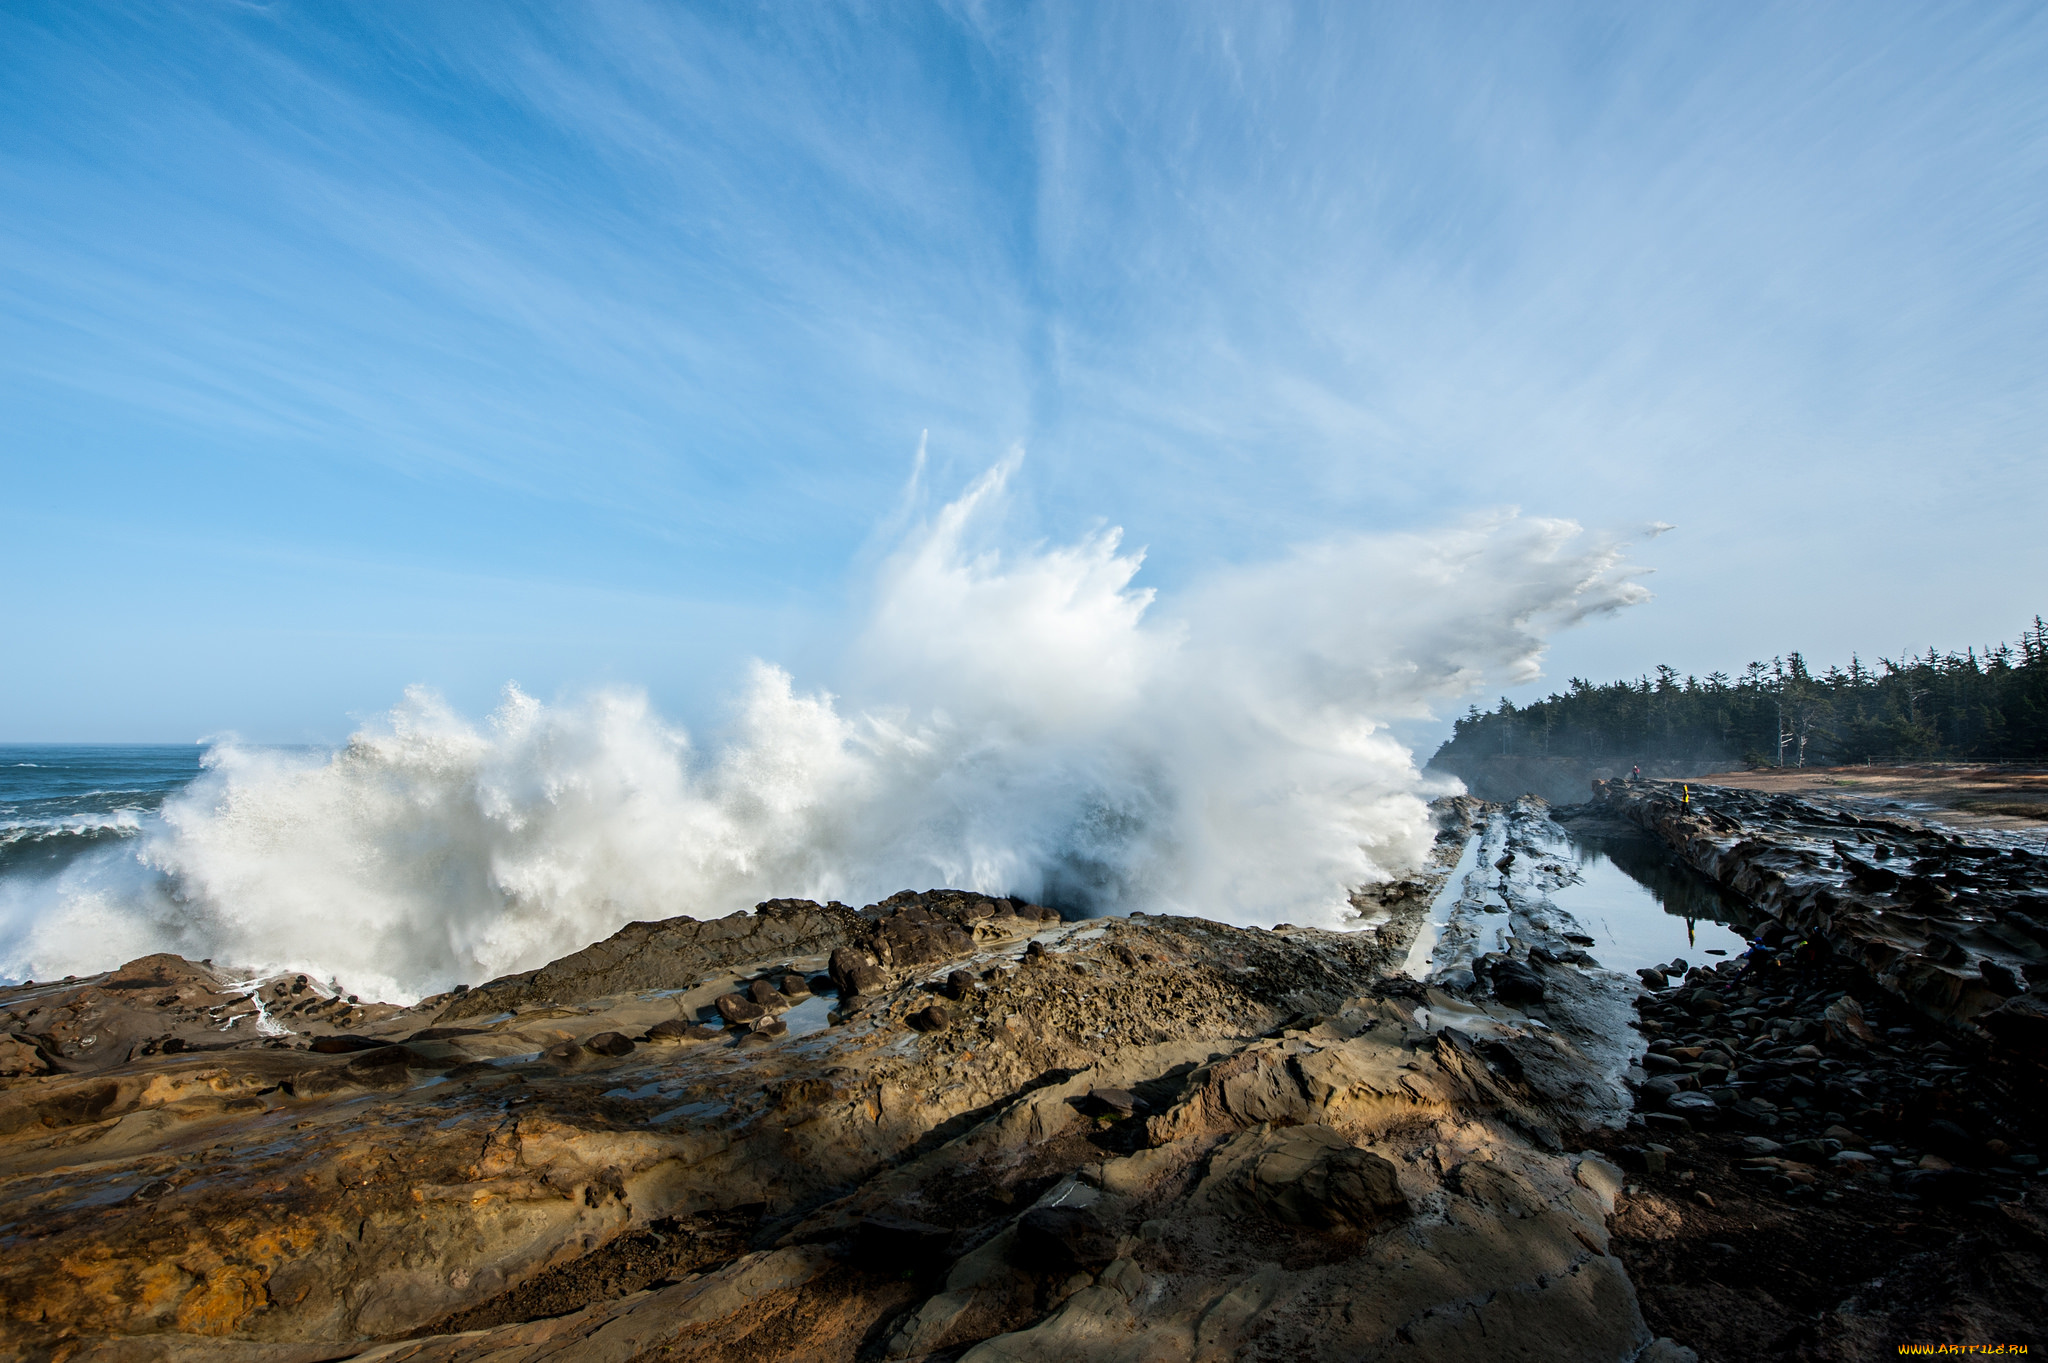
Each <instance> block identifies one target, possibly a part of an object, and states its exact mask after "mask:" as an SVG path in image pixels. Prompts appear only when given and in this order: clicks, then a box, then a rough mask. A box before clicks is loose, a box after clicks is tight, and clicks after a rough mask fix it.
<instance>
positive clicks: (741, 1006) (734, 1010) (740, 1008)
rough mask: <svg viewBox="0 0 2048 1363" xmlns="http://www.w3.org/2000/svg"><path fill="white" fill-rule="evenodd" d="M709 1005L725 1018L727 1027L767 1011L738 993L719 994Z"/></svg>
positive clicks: (762, 1015) (763, 1014) (750, 1019)
mask: <svg viewBox="0 0 2048 1363" xmlns="http://www.w3.org/2000/svg"><path fill="white" fill-rule="evenodd" d="M711 1006H712V1007H714V1008H716V1009H717V1010H718V1015H719V1016H720V1017H722V1018H724V1019H725V1024H726V1026H728V1027H736V1026H738V1025H740V1024H741V1023H746V1022H752V1021H754V1020H755V1019H757V1018H761V1017H765V1016H766V1015H767V1013H768V1010H767V1009H766V1008H763V1007H762V1006H761V1005H760V1004H758V1003H755V1002H754V1001H753V1000H752V999H749V998H746V997H744V996H743V995H740V994H720V995H719V996H718V997H717V998H716V999H714V1000H712V1004H711Z"/></svg>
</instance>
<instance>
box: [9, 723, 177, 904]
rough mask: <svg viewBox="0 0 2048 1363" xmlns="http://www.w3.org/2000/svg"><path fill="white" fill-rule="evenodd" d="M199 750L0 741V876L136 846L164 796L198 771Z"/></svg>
mask: <svg viewBox="0 0 2048 1363" xmlns="http://www.w3.org/2000/svg"><path fill="white" fill-rule="evenodd" d="M201 753H202V749H201V748H200V747H199V746H198V745H197V744H192V743H183V744H178V745H175V746H171V745H155V744H152V745H133V744H129V745H111V744H108V745H90V746H87V745H72V744H64V745H59V744H23V745H13V746H8V745H0V877H23V878H37V877H45V878H46V877H50V876H53V875H55V874H57V873H58V872H60V871H62V870H63V869H64V868H65V867H66V866H68V865H69V864H70V863H71V862H72V861H74V860H75V859H76V858H78V857H79V856H81V855H84V854H86V853H89V852H92V851H94V850H96V849H105V848H112V847H120V846H123V845H130V846H140V842H139V839H140V837H141V834H142V831H143V829H144V827H145V826H147V825H149V824H151V823H153V822H154V821H155V820H156V819H157V816H158V815H159V813H160V812H161V811H162V809H163V805H164V801H165V800H166V799H167V798H169V797H170V796H171V795H173V794H175V793H176V792H177V791H180V790H182V789H184V788H185V787H186V786H187V785H190V784H191V782H192V780H193V778H194V777H196V776H198V775H199V767H200V756H201Z"/></svg>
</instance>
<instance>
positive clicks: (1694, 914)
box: [1550, 833, 1749, 975]
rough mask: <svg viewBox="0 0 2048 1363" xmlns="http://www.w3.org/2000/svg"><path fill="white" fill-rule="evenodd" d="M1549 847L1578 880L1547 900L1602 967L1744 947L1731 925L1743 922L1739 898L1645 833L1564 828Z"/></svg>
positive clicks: (1629, 970)
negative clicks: (1574, 924)
mask: <svg viewBox="0 0 2048 1363" xmlns="http://www.w3.org/2000/svg"><path fill="white" fill-rule="evenodd" d="M1555 848H1556V851H1555V855H1556V856H1557V858H1558V860H1560V861H1563V862H1565V863H1566V864H1567V865H1571V866H1575V867H1576V868H1577V869H1578V873H1579V881H1578V883H1577V884H1574V885H1567V886H1565V887H1564V888H1562V889H1560V890H1554V891H1552V892H1551V895H1550V900H1551V902H1552V903H1554V904H1556V905H1557V907H1558V908H1560V909H1562V910H1564V911H1565V912H1566V913H1568V914H1570V915H1571V916H1572V917H1573V918H1575V919H1577V920H1578V922H1579V926H1580V927H1581V928H1582V929H1583V930H1584V931H1585V933H1586V934H1587V935H1588V936H1590V937H1591V938H1593V942H1594V944H1593V945H1592V946H1590V947H1588V948H1586V950H1587V951H1589V952H1591V953H1592V955H1593V957H1594V958H1595V959H1596V960H1598V961H1599V962H1600V964H1601V965H1603V966H1605V967H1607V969H1609V970H1618V971H1620V972H1621V973H1623V974H1625V975H1626V974H1633V973H1634V972H1635V971H1636V969H1637V968H1638V967H1641V966H1646V965H1662V964H1664V963H1666V962H1668V961H1670V960H1671V959H1672V958H1673V957H1674V956H1682V957H1684V958H1685V959H1686V960H1687V961H1688V962H1689V963H1691V964H1693V965H1700V964H1702V963H1712V962H1713V961H1716V960H1720V959H1722V958H1724V957H1727V956H1739V955H1741V954H1742V953H1743V951H1745V950H1746V949H1747V948H1748V946H1749V942H1748V940H1747V939H1746V938H1745V937H1744V936H1743V933H1742V931H1741V929H1740V927H1739V926H1732V925H1739V924H1742V923H1744V922H1745V921H1747V918H1748V915H1746V914H1745V912H1744V910H1743V907H1742V901H1741V900H1739V899H1737V898H1735V897H1734V896H1732V895H1729V894H1727V893H1726V892H1724V891H1723V890H1722V889H1721V888H1720V887H1719V886H1717V885H1715V884H1714V883H1713V882H1711V881H1709V880H1707V879H1705V878H1704V877H1702V876H1700V875H1699V874H1698V873H1696V872H1694V871H1692V870H1689V869H1687V868H1686V867H1684V866H1681V865H1679V864H1678V863H1677V862H1675V861H1673V860H1672V858H1671V857H1670V855H1669V854H1668V853H1667V852H1665V851H1664V849H1663V848H1662V847H1660V846H1659V845H1658V844H1657V843H1655V842H1653V841H1652V840H1651V839H1650V838H1649V837H1648V836H1647V835H1634V836H1627V835H1617V836H1611V837H1610V836H1586V835H1582V834H1576V833H1569V834H1567V835H1566V836H1565V837H1564V838H1563V839H1561V840H1560V841H1558V842H1557V843H1556V844H1555Z"/></svg>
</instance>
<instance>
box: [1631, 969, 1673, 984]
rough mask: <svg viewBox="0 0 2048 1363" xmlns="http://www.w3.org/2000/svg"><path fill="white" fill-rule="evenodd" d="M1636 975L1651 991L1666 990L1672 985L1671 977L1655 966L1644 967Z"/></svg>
mask: <svg viewBox="0 0 2048 1363" xmlns="http://www.w3.org/2000/svg"><path fill="white" fill-rule="evenodd" d="M1636 974H1637V975H1639V976H1641V977H1642V981H1643V985H1644V987H1646V988H1649V989H1664V988H1667V987H1669V986H1670V984H1671V979H1670V977H1669V976H1667V975H1666V974H1665V973H1664V972H1663V971H1661V970H1659V969H1657V967H1655V966H1653V965H1646V966H1643V967H1642V968H1641V969H1639V970H1637V971H1636Z"/></svg>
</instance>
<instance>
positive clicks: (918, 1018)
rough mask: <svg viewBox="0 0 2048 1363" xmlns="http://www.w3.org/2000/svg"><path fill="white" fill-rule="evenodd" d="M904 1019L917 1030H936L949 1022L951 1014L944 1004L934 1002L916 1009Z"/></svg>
mask: <svg viewBox="0 0 2048 1363" xmlns="http://www.w3.org/2000/svg"><path fill="white" fill-rule="evenodd" d="M904 1021H905V1022H907V1023H909V1024H910V1025H911V1027H912V1028H914V1029H915V1030H917V1031H920V1032H936V1031H938V1030H939V1029H940V1028H941V1027H944V1026H946V1025H947V1024H949V1023H951V1022H952V1021H953V1015H952V1014H951V1013H949V1012H947V1011H946V1008H945V1005H943V1004H938V1003H935V1004H933V1005H932V1006H931V1007H929V1008H920V1009H918V1010H917V1011H916V1012H915V1013H912V1014H911V1015H910V1016H909V1017H907V1018H905V1019H904Z"/></svg>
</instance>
